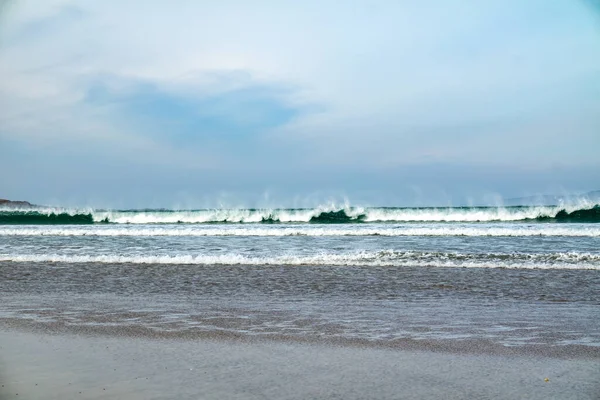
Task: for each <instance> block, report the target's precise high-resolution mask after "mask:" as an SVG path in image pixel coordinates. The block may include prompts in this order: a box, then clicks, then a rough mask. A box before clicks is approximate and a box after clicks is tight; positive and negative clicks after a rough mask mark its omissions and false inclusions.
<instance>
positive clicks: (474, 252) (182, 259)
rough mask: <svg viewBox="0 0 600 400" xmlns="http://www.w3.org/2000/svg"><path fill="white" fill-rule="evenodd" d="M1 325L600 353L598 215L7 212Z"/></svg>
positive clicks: (0, 267) (587, 206)
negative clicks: (541, 348) (537, 348)
mask: <svg viewBox="0 0 600 400" xmlns="http://www.w3.org/2000/svg"><path fill="white" fill-rule="evenodd" d="M0 300H1V301H2V307H1V308H0V324H5V325H7V326H8V325H11V326H13V325H14V326H19V327H22V328H27V329H44V330H50V331H52V330H55V331H69V330H71V329H79V330H81V329H84V330H87V331H89V332H95V333H99V334H102V333H110V332H111V329H114V327H120V328H127V329H132V330H135V331H136V332H140V334H149V335H159V336H160V335H162V336H173V337H179V336H181V337H203V336H207V335H222V336H230V337H236V338H240V337H242V338H268V339H276V340H302V341H317V342H318V341H334V342H340V343H361V344H366V345H374V346H378V345H381V346H405V347H406V346H409V347H411V348H412V347H417V348H418V347H419V346H421V345H427V346H431V345H432V343H433V344H435V345H439V346H446V347H448V346H449V347H456V348H464V349H475V348H477V347H478V346H481V345H485V346H488V347H490V348H495V349H500V350H499V351H501V350H502V349H515V348H517V349H518V348H522V349H528V348H535V347H536V346H545V347H547V348H551V349H555V351H556V352H558V353H560V352H562V351H566V350H565V349H568V350H569V351H577V352H579V353H582V354H595V355H596V356H597V355H598V354H600V324H599V322H598V321H600V206H599V205H597V204H594V203H589V202H587V203H585V202H580V203H578V204H570V205H559V206H511V207H455V208H452V207H446V208H432V207H429V208H391V207H387V208H381V207H352V206H348V205H346V206H341V207H336V206H334V205H328V206H323V207H316V208H305V209H205V210H166V209H160V210H150V209H147V210H95V209H61V208H46V207H38V208H7V207H5V208H2V209H0Z"/></svg>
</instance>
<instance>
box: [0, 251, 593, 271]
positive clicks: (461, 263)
mask: <svg viewBox="0 0 600 400" xmlns="http://www.w3.org/2000/svg"><path fill="white" fill-rule="evenodd" d="M0 262H34V263H66V264H73V263H99V264H180V265H182V264H183V265H185V264H190V265H296V266H302V265H323V266H381V267H386V266H387V267H392V266H400V267H401V266H421V267H455V268H511V269H585V270H600V255H599V254H591V253H551V254H524V253H519V254H460V253H427V252H412V251H405V252H401V251H394V250H382V251H377V252H366V251H361V252H357V253H351V254H327V253H322V254H315V255H279V256H274V257H248V256H245V255H242V254H227V255H206V254H200V255H165V254H162V255H161V254H157V255H143V256H141V255H140V256H131V255H127V256H125V255H67V254H43V255H42V254H40V255H32V254H15V255H10V254H0Z"/></svg>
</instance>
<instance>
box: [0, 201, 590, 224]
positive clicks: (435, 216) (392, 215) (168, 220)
mask: <svg viewBox="0 0 600 400" xmlns="http://www.w3.org/2000/svg"><path fill="white" fill-rule="evenodd" d="M503 221H507V222H516V221H532V222H533V221H541V222H586V223H587V222H600V205H598V204H581V205H573V206H570V207H563V206H539V207H533V206H514V207H453V208H363V207H344V208H335V207H317V208H305V209H206V210H190V211H177V210H85V211H81V210H61V209H42V208H40V209H37V210H34V211H32V210H28V211H24V210H9V209H0V224H4V225H7V224H15V225H18V224H92V223H114V224H177V223H179V224H206V223H263V224H282V223H307V224H308V223H310V224H347V223H361V222H367V223H368V222H397V223H403V222H503Z"/></svg>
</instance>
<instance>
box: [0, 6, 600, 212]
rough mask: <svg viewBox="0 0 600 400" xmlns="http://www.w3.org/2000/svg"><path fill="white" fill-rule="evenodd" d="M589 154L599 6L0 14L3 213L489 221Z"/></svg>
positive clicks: (599, 148) (592, 169) (589, 160)
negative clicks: (361, 214)
mask: <svg viewBox="0 0 600 400" xmlns="http://www.w3.org/2000/svg"><path fill="white" fill-rule="evenodd" d="M599 154H600V2H598V1H596V0H581V1H575V0H553V1H547V0H528V1H522V0H498V1H494V0H490V1H477V0H463V1H455V0H426V1H401V0H394V1H348V2H339V1H327V0H321V1H311V0H307V1H303V2H292V1H261V0H257V1H235V0H223V1H218V2H216V1H185V0H181V1H177V2H163V1H138V0H129V1H110V0H107V1H87V0H81V1H70V0H45V1H43V2H39V1H27V0H19V1H11V0H0V171H1V172H0V198H9V199H19V200H29V201H32V202H35V203H38V204H54V205H79V206H98V207H115V208H124V207H125V208H132V207H216V206H224V207H236V206H251V207H253V206H312V205H316V204H315V203H317V204H318V203H323V202H332V201H333V202H344V201H346V202H349V203H350V204H356V205H398V206H401V205H409V206H410V205H452V204H454V205H456V204H463V203H493V202H498V201H501V199H502V198H508V197H517V196H527V195H535V194H542V193H544V194H565V193H575V192H585V191H590V190H597V189H600V156H599Z"/></svg>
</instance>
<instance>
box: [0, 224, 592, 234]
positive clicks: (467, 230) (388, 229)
mask: <svg viewBox="0 0 600 400" xmlns="http://www.w3.org/2000/svg"><path fill="white" fill-rule="evenodd" d="M0 236H140V237H152V236H473V237H480V236H523V237H526V236H570V237H600V227H596V226H590V225H589V224H582V225H570V226H566V225H555V224H544V225H534V226H520V227H515V226H514V225H513V226H506V227H501V226H494V227H489V226H452V225H445V226H436V227H412V226H406V225H404V226H402V225H401V226H377V227H372V226H354V227H345V226H338V227H331V226H329V227H327V228H324V227H318V226H314V225H313V226H311V225H305V226H297V227H282V226H275V227H256V226H245V227H230V226H224V227H208V226H201V225H198V226H179V225H176V226H169V227H167V226H147V227H139V226H98V225H94V226H87V227H79V226H18V227H0Z"/></svg>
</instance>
